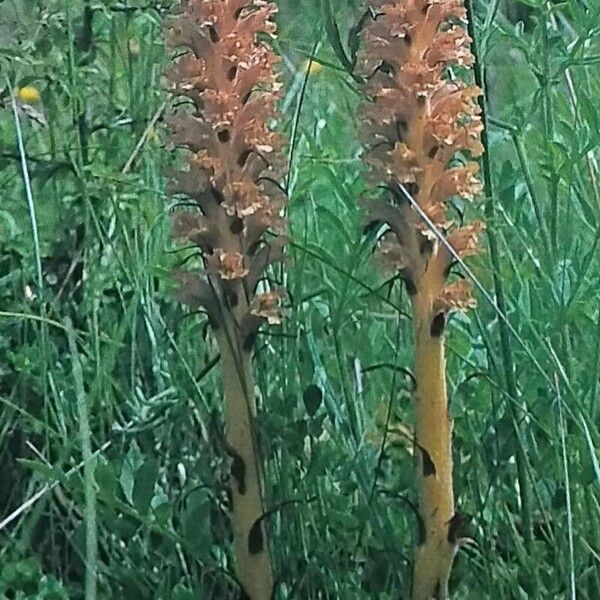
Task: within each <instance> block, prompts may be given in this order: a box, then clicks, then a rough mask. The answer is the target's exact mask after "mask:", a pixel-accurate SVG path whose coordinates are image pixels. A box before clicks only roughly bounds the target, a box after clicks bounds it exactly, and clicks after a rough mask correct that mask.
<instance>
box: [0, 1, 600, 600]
mask: <svg viewBox="0 0 600 600" xmlns="http://www.w3.org/2000/svg"><path fill="white" fill-rule="evenodd" d="M168 4H169V3H167V2H163V3H150V5H148V4H147V3H145V2H127V3H125V2H123V3H119V2H112V1H108V0H103V1H102V2H98V3H94V4H93V9H94V10H93V19H92V23H91V29H90V27H89V11H88V12H86V8H87V9H90V8H91V3H87V2H83V1H81V2H66V0H50V1H48V2H44V3H41V2H40V3H38V2H24V1H19V0H11V1H10V2H6V1H5V2H3V3H0V63H1V68H2V69H3V72H5V73H7V74H8V77H9V79H10V82H11V86H13V85H25V84H31V85H35V86H37V87H38V88H39V89H40V90H41V91H42V99H43V104H42V106H41V107H37V108H38V110H39V109H41V108H43V111H44V115H45V118H46V121H47V123H48V126H47V127H42V126H39V125H37V124H36V123H35V122H34V121H33V120H32V119H31V118H30V117H28V116H27V114H26V113H24V112H21V113H20V114H19V120H20V124H21V127H22V130H23V146H24V150H23V154H24V156H25V158H26V165H27V167H28V172H29V180H30V182H31V192H32V193H31V199H32V202H30V203H29V204H28V196H27V195H26V188H25V185H24V180H23V173H22V167H21V154H22V153H21V152H20V151H19V147H18V145H17V143H16V134H15V119H14V115H13V113H12V110H11V109H10V99H9V91H10V90H9V86H8V84H4V83H3V84H2V85H3V86H4V88H3V89H2V90H0V95H1V96H2V99H3V101H6V100H9V108H8V110H3V111H2V112H0V184H1V186H2V190H3V191H4V193H3V201H2V204H1V205H0V231H1V236H0V244H1V245H2V250H1V252H0V282H1V283H2V286H1V287H0V298H1V299H0V306H1V307H2V312H1V313H0V355H1V360H0V522H2V520H3V519H4V518H5V517H6V516H7V515H10V514H11V513H13V511H15V510H18V509H19V507H21V506H23V504H24V503H25V502H26V501H27V499H28V498H31V497H32V496H34V495H35V494H36V493H37V492H38V491H39V490H45V493H44V494H42V495H41V496H40V497H39V499H38V500H37V501H36V502H34V503H32V504H31V505H29V506H26V507H25V508H24V509H23V510H22V512H19V513H18V516H17V517H16V518H14V519H13V520H11V522H10V523H7V524H6V525H5V526H3V527H1V530H0V597H3V596H4V597H6V598H28V599H29V598H31V599H33V598H84V597H86V596H85V589H84V588H85V586H84V584H83V582H84V580H85V575H86V564H87V566H88V569H87V573H88V576H90V573H91V572H92V571H91V570H93V567H94V564H95V566H96V568H97V585H98V592H97V593H98V598H173V599H175V600H180V599H186V598H194V597H202V598H224V599H226V598H233V597H234V595H233V593H234V590H235V584H234V582H233V580H232V578H231V564H230V562H229V549H228V540H229V536H230V531H229V524H228V520H227V510H226V506H225V493H226V472H227V455H226V453H225V451H224V449H223V446H222V437H221V415H220V411H221V404H220V396H219V392H218V390H219V377H218V369H215V368H214V366H215V359H216V348H215V345H214V342H213V341H212V338H211V336H210V335H209V334H208V333H207V330H206V324H205V322H204V320H203V318H202V317H201V316H191V315H187V314H186V313H185V312H184V310H183V309H182V308H181V307H180V306H178V305H177V303H176V302H175V301H174V300H173V299H172V293H171V292H172V284H171V282H170V279H169V272H170V270H171V268H172V267H173V266H175V265H177V264H178V263H180V262H181V260H182V259H183V258H184V257H183V256H182V255H181V253H176V252H174V247H173V246H172V244H171V241H170V239H169V233H168V219H167V213H168V210H167V208H168V207H167V204H166V201H165V197H164V173H165V169H166V167H167V165H168V164H170V163H172V162H173V160H175V158H176V157H175V156H174V154H173V153H172V152H170V151H169V149H168V148H165V147H164V145H163V142H162V140H163V139H164V136H163V132H162V122H161V118H162V114H163V110H164V109H165V106H166V105H165V101H167V97H166V94H165V84H164V81H163V79H162V76H161V73H162V72H163V70H164V65H165V64H166V62H167V60H168V52H166V51H165V49H164V43H163V29H162V19H163V18H164V16H165V15H166V12H167V8H168ZM528 4H530V5H531V6H529V7H528V6H526V5H525V4H521V5H519V7H520V9H521V11H523V10H524V11H525V13H523V12H521V13H520V15H521V16H520V18H523V19H524V21H522V25H520V24H519V23H515V22H514V21H511V20H509V18H508V16H507V15H512V14H514V9H515V6H512V5H511V7H508V8H510V9H511V10H510V11H509V10H507V7H505V6H503V5H502V4H501V5H500V6H498V2H494V1H489V2H488V1H486V0H477V1H474V3H473V10H474V15H475V19H474V28H475V33H476V36H477V40H478V42H479V44H478V46H479V48H478V55H479V57H480V60H481V65H482V67H483V72H482V76H483V81H485V83H486V87H487V92H488V97H487V111H488V122H489V126H488V142H487V149H488V152H487V167H488V169H489V171H488V173H487V179H488V194H489V197H488V198H486V201H485V202H484V203H483V204H481V205H480V206H478V207H476V208H474V209H473V210H474V211H475V212H482V213H483V212H485V213H486V220H487V222H488V229H489V232H490V233H491V236H490V237H489V238H488V240H489V251H488V252H487V253H486V254H485V255H482V256H480V257H478V258H477V259H475V260H473V261H471V262H470V263H469V264H470V267H471V269H472V271H473V273H474V275H475V276H476V277H477V279H478V280H479V281H481V283H482V285H483V287H484V289H485V290H486V293H487V294H490V295H491V296H492V298H493V299H494V303H495V306H494V305H492V304H490V303H489V302H487V301H486V298H485V296H484V295H482V294H480V295H479V300H480V303H479V308H478V310H477V311H475V312H474V313H473V314H472V315H470V316H469V317H464V316H456V317H454V318H453V320H452V322H451V330H450V334H449V346H450V357H449V371H448V372H449V392H450V397H451V402H452V404H451V406H452V412H453V416H454V419H455V465H456V467H455V469H456V475H455V477H456V495H457V501H458V505H459V506H460V508H461V510H462V511H463V512H464V513H466V514H469V515H470V516H471V526H470V527H471V531H470V535H471V537H472V538H473V539H474V540H475V541H476V544H474V545H470V546H468V547H466V548H464V549H463V550H461V552H460V553H459V555H458V559H457V564H456V566H455V570H454V574H453V579H452V589H453V590H454V594H455V597H457V598H492V597H493V598H499V599H507V600H508V599H512V598H548V597H556V598H573V597H577V598H582V599H590V600H593V599H595V598H597V597H598V596H599V595H600V577H599V575H598V573H600V569H599V568H598V567H599V561H600V547H599V545H598V540H600V469H599V468H598V446H599V444H600V431H599V423H598V415H599V410H598V395H599V387H598V381H600V352H599V342H598V338H599V336H598V332H599V331H600V312H599V311H600V304H599V302H598V299H597V293H596V290H597V289H598V285H599V275H598V274H599V273H600V264H599V259H598V241H599V240H600V235H599V234H598V231H599V228H598V217H599V216H600V192H599V189H598V169H597V148H598V143H599V136H600V134H599V133H598V132H600V118H599V116H598V111H597V107H596V104H597V102H596V101H595V100H596V98H597V97H598V93H599V88H600V78H598V76H597V73H596V71H597V64H598V60H599V58H598V57H599V55H600V46H599V31H598V25H597V23H598V22H600V20H599V19H598V17H599V16H600V15H599V14H598V12H599V9H598V8H596V7H595V5H594V4H593V3H590V2H588V3H585V2H580V1H578V0H577V1H576V0H566V1H565V2H563V3H561V4H554V5H553V4H552V3H546V2H537V3H528ZM38 5H39V6H40V7H41V13H40V14H35V13H34V10H35V7H36V6H38ZM279 5H280V18H279V21H280V36H279V39H278V41H277V50H278V52H279V53H280V54H281V56H282V64H281V68H282V72H283V76H284V80H285V83H286V90H287V95H286V97H285V98H284V99H283V102H282V108H283V116H282V121H281V127H282V129H284V130H285V131H286V132H287V134H288V135H289V136H291V135H292V134H294V136H293V137H294V140H295V143H294V145H293V161H292V163H291V169H290V177H289V190H290V202H289V218H290V232H291V244H290V250H289V262H288V264H287V265H286V268H285V273H284V274H282V273H280V272H275V273H273V277H275V278H281V279H282V280H283V281H284V282H285V285H286V287H287V289H288V290H289V293H290V314H289V316H288V318H287V319H286V322H285V324H284V326H283V327H282V328H273V329H270V330H265V331H264V332H263V335H262V336H261V338H260V344H259V352H258V353H257V358H256V375H257V383H258V388H259V389H260V399H259V400H260V402H259V404H260V414H261V439H262V447H263V453H264V458H265V461H266V467H267V482H268V497H269V506H271V507H278V510H276V511H274V513H273V514H272V515H271V516H270V517H269V527H270V528H271V532H272V535H271V537H272V540H273V545H274V547H273V556H274V557H275V570H276V572H277V574H278V576H279V579H280V587H279V590H280V591H279V594H280V597H281V598H286V599H287V598H290V599H291V598H307V599H308V598H348V599H353V598H356V599H357V600H358V599H361V600H362V599H365V598H382V599H385V598H398V597H405V596H406V593H407V587H408V573H409V572H410V560H411V552H412V544H413V538H414V535H415V529H416V524H415V519H414V514H413V511H412V509H411V502H412V501H413V499H414V489H415V486H414V481H413V474H412V471H413V464H412V463H413V459H412V456H411V455H410V452H409V451H408V445H407V444H406V443H405V442H404V441H403V437H402V435H401V434H398V435H394V434H393V433H386V434H385V442H384V443H383V444H382V441H383V439H382V438H383V437H384V435H383V434H384V430H385V423H386V422H388V421H389V424H390V425H392V426H393V427H394V428H395V430H398V428H401V426H402V425H410V423H411V418H412V416H411V412H412V405H411V401H410V394H411V391H412V388H411V385H412V384H411V375H410V371H408V369H409V367H410V365H411V360H412V359H411V356H410V351H409V348H410V346H411V344H410V336H411V323H410V321H409V318H408V316H407V313H406V305H405V301H406V299H405V298H404V292H403V291H402V289H401V286H400V285H399V284H398V283H397V282H396V283H395V282H393V281H385V277H384V275H383V274H381V273H379V272H377V271H376V270H375V269H373V267H372V262H371V249H372V243H373V240H372V239H368V238H367V237H365V236H364V235H363V232H362V226H361V219H362V211H361V208H360V201H359V199H360V197H361V195H362V194H363V193H364V192H365V190H366V183H365V181H364V178H363V168H362V166H361V160H360V148H359V146H358V143H357V141H356V140H357V132H356V127H357V123H356V119H355V115H356V108H357V104H358V103H359V102H360V101H361V98H360V95H359V94H358V92H357V84H356V82H355V81H354V80H353V79H352V77H351V76H350V75H349V74H348V73H347V70H346V68H347V66H348V65H347V64H346V65H345V64H344V63H343V62H342V61H341V60H340V47H341V49H342V50H343V51H345V54H346V57H351V56H352V44H350V45H348V44H347V43H346V40H347V37H348V34H349V33H350V32H351V31H352V30H353V28H354V27H355V25H356V23H357V22H358V20H359V19H360V16H361V10H360V7H359V3H358V2H348V3H344V4H343V5H340V6H337V5H335V6H334V10H332V11H330V10H329V7H330V5H329V4H328V3H327V2H324V3H321V2H316V0H302V1H296V2H292V1H291V0H281V1H280V2H279ZM14 15H19V19H18V22H19V23H22V29H19V26H18V25H17V26H14V25H11V23H13V21H11V19H14ZM86 15H88V17H86ZM332 20H333V24H335V27H332ZM27 23H37V24H38V26H37V27H28V26H27ZM336 31H337V32H338V33H337V34H336V33H335V32H336ZM90 34H91V36H90ZM19 42H20V43H19ZM313 54H314V56H315V58H316V59H317V60H318V61H319V63H320V64H321V65H322V68H321V69H319V70H311V73H310V74H309V75H307V74H306V70H305V69H304V68H302V65H303V62H304V61H305V60H306V58H307V57H310V56H311V55H313ZM167 110H168V108H167ZM25 181H27V180H25ZM490 184H491V185H490ZM32 206H33V207H34V208H35V212H36V219H35V222H37V227H38V232H39V241H38V242H37V243H36V242H35V240H34V237H33V234H32V229H31V224H32V221H31V214H32V212H31V207H32ZM457 218H460V214H458V216H457ZM38 258H39V262H40V265H41V273H42V283H41V284H40V281H39V275H38V268H37V260H38ZM499 290H501V293H500V291H499ZM501 298H502V300H501ZM68 319H70V320H71V322H72V324H73V330H72V336H71V338H70V337H69V329H68V328H66V329H65V328H64V327H63V326H62V324H63V323H65V322H67V320H68ZM42 325H43V326H42ZM70 342H71V343H70ZM79 369H81V380H80V378H79V375H78V370H79ZM86 411H87V414H88V416H89V439H88V434H87V433H86V431H85V425H84V423H85V417H84V418H83V420H82V415H85V414H86ZM378 415H379V418H378ZM31 447H34V448H36V449H37V451H38V452H39V456H38V455H37V454H36V453H34V452H33V451H32V450H31ZM90 455H91V456H92V457H93V459H92V461H90V460H88V461H87V462H85V463H82V457H83V458H85V457H88V459H89V456H90ZM93 461H95V470H94V473H93V478H94V480H95V485H94V481H92V474H91V473H90V471H91V469H90V466H91V465H92V464H93ZM86 471H87V474H86ZM94 504H96V508H95V509H94ZM94 514H95V517H96V518H95V519H94ZM94 520H96V523H97V531H98V538H97V544H98V552H97V559H95V560H92V561H90V560H89V557H90V556H91V557H92V558H93V555H94V552H93V550H92V549H91V546H90V543H91V542H90V537H91V536H87V537H86V526H85V524H86V523H88V524H89V523H93V521H94ZM3 525H4V523H3ZM88 531H91V530H90V529H89V526H88ZM92 541H93V538H92ZM86 544H87V546H86ZM90 553H91V554H90ZM86 556H87V557H88V558H87V559H86ZM89 586H92V584H91V583H88V596H87V598H91V597H93V596H92V595H91V594H92V592H91V591H90V589H91V587H89Z"/></svg>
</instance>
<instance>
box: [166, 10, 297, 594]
mask: <svg viewBox="0 0 600 600" xmlns="http://www.w3.org/2000/svg"><path fill="white" fill-rule="evenodd" d="M275 12H276V7H275V5H274V4H273V3H271V2H266V1H264V0H183V1H182V2H181V4H180V7H179V11H178V14H177V16H176V17H175V18H174V19H173V20H172V21H171V22H170V23H169V29H170V30H171V43H172V44H173V45H175V46H177V47H183V48H185V51H184V53H183V54H182V55H181V56H180V57H179V58H178V59H177V60H176V62H175V64H174V66H173V67H172V69H171V71H170V73H169V79H170V81H171V82H172V86H173V93H174V94H176V95H178V96H186V97H187V98H188V99H189V102H183V103H182V104H183V108H182V109H181V110H180V112H179V113H178V114H176V115H174V116H172V117H171V118H170V119H169V125H170V127H171V129H172V131H173V136H172V142H173V144H174V145H175V146H178V147H183V148H186V149H187V150H188V151H189V154H188V159H187V163H188V164H187V169H185V170H183V171H178V172H174V173H172V174H171V175H172V185H171V189H170V191H171V193H172V194H175V195H183V196H185V197H187V198H188V199H189V201H186V202H184V203H183V204H184V205H185V208H182V209H179V210H178V211H177V212H175V214H174V216H173V235H174V236H175V237H176V238H178V239H180V240H183V241H184V242H185V243H187V244H192V245H194V246H196V247H197V248H198V250H199V253H200V255H201V256H202V259H203V263H204V268H203V272H201V273H195V274H194V273H191V272H189V271H185V272H178V273H177V274H176V277H177V279H178V282H179V285H180V290H179V295H180V299H181V300H182V301H183V302H185V303H186V304H188V305H189V306H191V307H192V308H199V307H203V308H204V310H205V311H206V313H207V314H208V318H209V320H210V323H211V324H212V326H213V329H214V331H215V335H216V338H217V341H218V343H219V348H220V352H221V360H222V368H223V379H224V388H225V389H224V404H225V419H226V426H227V444H228V449H227V450H228V452H229V454H230V456H231V459H232V475H231V488H232V505H233V508H232V525H233V532H234V554H235V560H236V573H237V577H238V579H239V581H240V584H241V585H242V587H243V589H244V592H245V594H246V595H247V596H245V597H248V598H250V599H251V600H267V599H269V598H270V597H271V594H272V590H273V577H272V573H271V566H270V560H269V548H268V543H267V538H266V532H265V529H264V525H263V523H262V519H261V516H262V515H263V514H264V507H263V498H262V479H261V470H262V469H261V464H260V460H259V452H258V451H257V440H256V436H255V435H254V432H253V423H254V420H255V414H256V406H255V398H254V382H253V378H252V365H251V352H252V348H253V345H254V339H255V336H256V333H257V331H258V328H259V327H260V326H261V325H262V324H263V323H266V322H269V323H279V322H280V321H281V317H282V315H281V308H280V304H281V300H282V297H283V293H282V291H281V290H278V289H263V290H262V291H261V292H258V291H257V288H259V286H261V279H263V278H264V276H265V270H266V268H267V267H268V266H269V265H272V264H274V263H277V262H280V261H282V260H283V247H284V244H285V241H286V240H285V237H284V236H283V235H282V230H283V228H284V222H283V219H282V217H281V216H280V214H281V211H282V208H283V206H284V202H285V194H284V192H283V191H282V189H281V187H280V186H279V184H278V183H277V182H278V179H279V173H280V170H281V164H280V163H281V159H280V156H281V155H280V152H279V151H280V149H281V146H282V140H281V139H280V137H279V135H278V134H277V133H275V132H274V131H273V130H272V129H271V127H270V125H271V122H272V121H273V119H275V118H276V117H277V110H276V104H277V101H278V99H279V91H280V87H281V86H280V84H279V82H278V81H277V77H276V75H275V69H274V67H275V64H276V62H277V58H276V56H275V54H274V53H273V52H272V50H271V49H270V47H269V45H268V44H267V43H266V42H265V41H264V40H265V39H267V38H268V37H269V36H274V35H275V25H274V23H273V21H272V18H273V16H274V14H275ZM180 204H182V203H180ZM262 287H263V288H265V286H264V285H262Z"/></svg>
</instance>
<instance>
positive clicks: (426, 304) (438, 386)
mask: <svg viewBox="0 0 600 600" xmlns="http://www.w3.org/2000/svg"><path fill="white" fill-rule="evenodd" d="M432 263H433V264H432ZM443 285H444V278H443V274H442V273H441V272H440V271H439V270H437V269H436V268H435V261H431V262H430V265H429V267H428V268H427V269H426V271H425V272H424V273H423V275H422V277H421V280H420V282H419V285H418V288H417V289H418V292H417V294H416V295H415V297H414V298H413V310H414V316H415V319H414V321H415V379H416V386H417V397H416V427H415V440H416V443H417V444H418V448H417V456H418V463H417V469H418V472H417V481H418V488H419V514H420V516H421V519H422V525H423V528H422V535H423V536H424V537H423V539H421V540H419V543H418V546H417V548H416V551H415V563H414V571H413V585H412V600H432V599H435V600H445V599H446V598H448V580H449V578H450V570H451V569H452V563H453V561H454V554H455V550H456V545H455V544H454V543H453V541H451V540H450V539H449V535H450V523H451V520H452V518H453V516H454V494H453V489H452V448H451V443H452V439H451V438H452V418H451V417H450V414H449V412H448V398H447V393H446V375H445V371H446V361H445V352H444V336H443V322H442V325H441V326H442V329H441V331H440V330H439V326H440V323H439V322H436V323H434V320H435V319H436V314H435V311H434V306H433V303H434V300H435V298H436V297H437V295H438V293H439V291H440V290H441V289H442V287H443ZM441 318H445V316H444V317H441ZM436 325H437V327H438V331H435V329H436Z"/></svg>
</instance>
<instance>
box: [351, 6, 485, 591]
mask: <svg viewBox="0 0 600 600" xmlns="http://www.w3.org/2000/svg"><path fill="white" fill-rule="evenodd" d="M370 4H371V7H372V9H373V14H374V18H373V19H372V20H370V21H369V22H368V23H367V24H366V26H365V28H364V31H363V42H364V44H363V50H362V54H361V56H360V69H361V71H362V74H363V76H364V77H365V80H366V82H367V83H366V84H365V91H366V93H367V94H368V96H369V97H370V98H371V99H372V102H371V103H369V104H367V105H366V106H365V108H364V111H363V123H364V126H363V130H362V137H363V141H364V144H365V147H366V152H365V161H366V163H367V164H368V166H369V167H370V169H369V171H370V178H371V181H372V182H373V183H374V184H375V185H379V186H382V185H383V187H384V189H386V190H387V192H388V193H387V199H385V198H378V199H375V200H370V201H369V203H368V204H369V206H368V218H367V224H368V225H370V224H383V225H385V226H386V227H387V230H386V233H384V235H383V237H382V238H381V240H380V244H379V251H378V255H379V257H380V260H381V261H382V262H383V263H384V264H385V265H387V266H388V267H391V268H392V269H394V270H395V271H396V272H399V273H400V274H401V276H402V277H403V279H404V281H405V283H406V286H407V290H408V292H409V295H410V298H411V302H412V307H413V314H414V329H415V378H416V381H417V398H416V403H417V404H416V423H415V436H416V437H415V443H416V446H417V448H418V449H419V452H417V453H416V454H417V456H418V457H419V464H418V481H419V513H420V517H421V519H422V523H423V532H424V538H423V539H421V540H419V544H418V546H417V549H416V552H415V561H414V570H413V584H412V598H413V600H431V599H432V598H435V599H436V600H442V599H445V598H447V597H448V579H449V576H450V570H451V567H452V563H453V560H454V554H455V552H456V549H457V547H458V545H459V541H460V540H459V539H457V537H456V535H454V534H453V532H452V531H451V524H452V523H453V522H454V521H453V519H454V517H455V508H454V496H453V486H452V451H451V435H452V419H451V417H450V415H449V413H448V400H447V393H446V381H445V356H444V340H443V334H444V329H445V325H446V319H447V315H448V313H449V312H450V311H452V310H466V309H468V308H471V307H472V306H473V305H474V300H473V298H472V296H471V289H470V285H469V284H468V283H467V282H466V281H465V280H459V281H455V282H453V283H448V282H447V279H448V276H449V272H450V267H451V266H452V264H453V263H454V261H455V258H454V257H453V256H452V253H450V252H449V251H448V250H447V248H446V247H445V246H444V245H443V244H440V243H439V241H438V239H437V237H436V235H434V234H433V232H432V231H431V230H430V229H429V227H428V226H427V224H426V223H425V222H424V219H422V218H421V216H420V215H419V212H418V211H417V210H416V209H415V207H414V206H413V205H412V204H411V202H409V201H408V200H407V198H406V194H405V193H404V191H406V192H408V194H410V195H411V196H412V197H413V198H414V200H415V202H416V203H417V204H418V206H419V207H420V209H421V210H422V211H423V213H425V215H426V216H427V217H428V218H429V219H430V220H431V221H432V222H433V224H434V225H435V226H436V228H437V229H438V230H439V231H441V232H442V233H443V234H444V235H445V236H446V240H447V242H448V243H449V244H450V245H451V247H452V248H453V249H454V251H455V252H456V253H457V254H458V255H459V256H460V257H461V258H462V257H466V256H469V255H472V254H474V253H476V252H477V237H478V234H479V233H480V232H481V230H482V229H483V224H482V223H480V222H474V223H471V224H469V225H466V226H463V227H455V225H454V221H453V217H452V216H451V214H450V213H451V211H450V210H449V202H450V201H451V200H452V199H462V200H464V201H470V200H473V199H474V198H476V197H477V196H479V195H480V194H481V191H482V189H481V184H480V182H479V180H478V178H477V172H478V164H477V163H476V162H474V160H473V159H476V158H477V157H478V156H480V155H481V154H482V152H483V146H482V144H481V142H480V139H479V138H480V133H481V131H482V121H481V118H480V116H479V112H480V111H479V107H478V105H477V102H476V100H477V96H478V95H479V94H480V90H479V89H478V88H477V87H475V86H472V85H467V84H465V83H463V81H462V80H460V79H458V78H457V77H456V76H455V72H461V71H463V72H464V71H466V70H467V69H468V67H469V66H470V65H471V64H472V63H473V56H472V55H471V52H470V50H469V44H470V41H471V40H470V38H469V36H468V35H467V33H466V30H465V27H464V25H465V20H466V10H465V7H464V4H463V2H462V0H398V1H395V2H392V1H390V0H388V1H385V0H373V1H372V2H370Z"/></svg>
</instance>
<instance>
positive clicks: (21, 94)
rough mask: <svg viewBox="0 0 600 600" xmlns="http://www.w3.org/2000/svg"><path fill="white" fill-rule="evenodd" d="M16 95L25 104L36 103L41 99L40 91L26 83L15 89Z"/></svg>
mask: <svg viewBox="0 0 600 600" xmlns="http://www.w3.org/2000/svg"><path fill="white" fill-rule="evenodd" d="M16 96H17V98H18V99H19V100H20V101H21V102H24V103H25V104H36V103H37V102H40V100H41V99H42V96H41V94H40V91H39V90H38V89H37V88H36V87H34V86H32V85H26V86H24V87H22V88H19V89H18V90H17V94H16Z"/></svg>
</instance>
